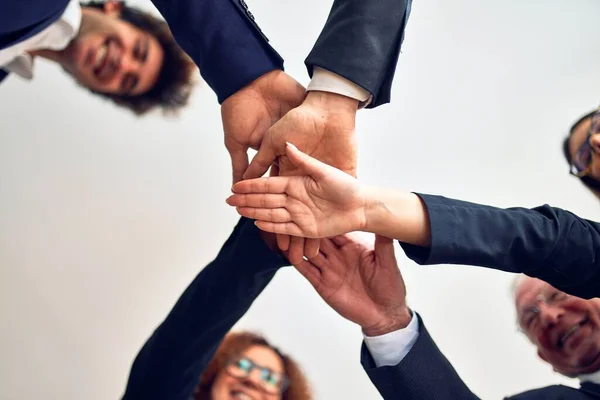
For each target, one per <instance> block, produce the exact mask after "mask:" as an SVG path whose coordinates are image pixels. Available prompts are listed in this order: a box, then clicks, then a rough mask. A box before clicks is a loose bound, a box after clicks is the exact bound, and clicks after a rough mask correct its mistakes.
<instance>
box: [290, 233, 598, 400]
mask: <svg viewBox="0 0 600 400" xmlns="http://www.w3.org/2000/svg"><path fill="white" fill-rule="evenodd" d="M320 249H321V250H320V253H319V255H318V256H317V257H315V258H311V259H308V260H303V261H302V262H301V263H300V264H298V265H296V266H295V267H296V268H297V269H298V270H299V271H300V272H301V273H302V274H303V275H304V276H305V277H306V278H307V279H308V281H309V282H310V283H311V284H312V285H313V286H314V287H315V289H316V291H317V292H318V293H319V295H320V296H321V297H322V298H323V299H324V300H325V302H326V303H327V304H329V306H331V307H332V308H333V309H334V310H336V311H337V312H338V313H339V314H340V315H341V316H342V317H344V318H346V319H348V320H350V321H352V322H354V323H356V324H357V325H359V326H361V327H362V330H363V333H364V334H365V343H364V345H363V348H362V354H361V362H362V364H363V367H364V369H365V371H366V373H367V374H368V375H369V378H370V379H371V381H372V382H373V383H374V384H375V386H376V387H377V389H378V390H379V392H380V393H381V395H382V396H383V398H385V399H406V400H410V399H415V400H421V399H435V400H463V399H478V397H477V396H476V395H475V394H474V393H473V392H471V390H470V389H469V388H468V387H467V385H465V383H464V382H463V381H462V379H461V378H460V376H459V375H458V374H457V373H456V371H455V370H454V368H453V367H452V365H451V364H450V362H449V361H448V360H447V359H446V357H444V355H443V354H442V352H441V351H440V350H439V349H438V347H437V345H436V344H435V342H434V340H433V339H432V338H431V336H430V335H429V333H428V332H427V329H426V328H425V324H424V322H423V320H422V318H421V317H420V316H419V315H418V314H417V313H416V312H413V311H412V310H410V309H409V307H408V306H407V304H406V287H405V285H404V281H403V279H402V276H401V274H400V271H399V270H398V265H397V262H396V259H395V257H394V248H393V243H392V240H391V239H387V238H384V237H382V236H377V237H376V240H375V246H374V247H373V245H370V244H367V243H363V242H362V241H360V240H358V239H357V238H356V237H353V236H351V235H344V236H337V237H334V238H331V239H321V243H320ZM513 293H514V300H515V308H516V313H517V318H518V321H519V326H520V328H521V330H522V331H523V332H524V334H525V335H526V336H527V337H528V338H529V340H530V341H531V342H532V343H533V344H534V345H535V346H536V347H537V353H538V355H539V357H540V358H541V359H542V360H544V361H546V362H547V363H549V364H550V365H552V367H553V368H554V370H555V371H556V372H559V373H561V374H563V375H565V376H568V377H572V378H579V380H580V381H581V386H580V387H579V388H572V387H567V386H563V385H552V386H546V387H543V388H539V389H534V390H530V391H526V392H523V393H519V394H516V395H513V396H509V397H507V398H506V399H508V400H553V399H555V400H559V399H561V400H571V399H573V400H591V399H600V299H598V298H593V299H590V300H584V299H581V298H579V297H575V296H573V295H569V294H567V293H565V292H561V291H560V290H558V289H556V288H554V287H552V286H551V285H550V284H548V283H546V282H544V281H542V280H539V279H536V278H531V277H528V276H526V275H519V276H518V279H517V280H515V285H514V287H513ZM384 349H385V351H383V350H384ZM374 352H380V353H385V354H386V357H384V358H380V359H378V360H375V359H373V357H371V356H370V354H373V353H374Z"/></svg>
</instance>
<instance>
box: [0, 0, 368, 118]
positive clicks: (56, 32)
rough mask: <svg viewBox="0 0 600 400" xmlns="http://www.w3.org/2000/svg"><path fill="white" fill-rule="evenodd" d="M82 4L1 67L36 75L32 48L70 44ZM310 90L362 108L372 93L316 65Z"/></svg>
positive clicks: (19, 46) (9, 52)
mask: <svg viewBox="0 0 600 400" xmlns="http://www.w3.org/2000/svg"><path fill="white" fill-rule="evenodd" d="M80 24H81V7H80V5H79V1H77V0H71V1H70V2H69V4H68V5H67V8H66V9H65V11H64V12H63V14H62V15H61V17H60V18H59V19H58V20H57V21H56V22H54V23H53V24H52V25H50V26H48V27H47V28H46V29H44V30H43V31H41V32H39V33H38V34H36V35H34V36H32V37H30V38H29V39H26V40H24V41H22V42H19V43H16V44H14V45H12V46H10V47H7V48H5V49H2V50H0V68H3V69H5V70H7V71H9V72H12V73H15V74H17V75H19V76H21V77H23V78H25V79H32V78H33V57H31V55H29V54H28V52H30V51H34V50H41V49H49V50H62V49H64V48H66V47H67V46H68V44H69V43H70V42H71V40H73V38H74V37H75V36H76V35H77V32H78V31H79V26H80ZM308 91H322V92H330V93H337V94H341V95H344V96H348V97H350V98H353V99H356V100H358V101H359V104H360V106H361V107H364V106H366V105H367V104H369V102H370V101H371V94H370V93H369V92H368V91H366V90H365V89H363V88H361V87H360V86H358V85H357V84H355V83H353V82H351V81H349V80H348V79H346V78H344V77H342V76H340V75H338V74H335V73H333V72H330V71H328V70H326V69H323V68H319V67H316V68H315V70H314V72H313V77H312V80H311V81H310V84H309V85H308Z"/></svg>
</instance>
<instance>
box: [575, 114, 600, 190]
mask: <svg viewBox="0 0 600 400" xmlns="http://www.w3.org/2000/svg"><path fill="white" fill-rule="evenodd" d="M590 118H591V125H590V129H589V130H588V133H587V136H586V137H585V140H584V141H583V143H582V144H581V146H579V149H577V152H576V153H575V156H574V157H573V159H572V160H571V166H570V171H569V172H570V173H571V175H575V176H576V177H578V178H582V177H584V176H586V175H588V174H589V173H590V171H591V170H592V154H593V153H595V152H596V151H595V150H594V148H593V147H592V145H591V144H590V137H591V136H592V135H595V134H597V133H600V107H599V108H598V109H597V110H596V112H594V113H593V114H592V116H591V117H590Z"/></svg>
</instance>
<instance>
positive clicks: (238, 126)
mask: <svg viewBox="0 0 600 400" xmlns="http://www.w3.org/2000/svg"><path fill="white" fill-rule="evenodd" d="M305 97H306V91H305V89H304V87H303V86H302V85H300V84H299V83H298V82H296V81H295V80H294V79H293V78H292V77H290V76H289V75H287V74H286V73H285V72H283V71H279V70H277V71H271V72H269V73H267V74H265V75H263V76H261V77H260V78H258V79H256V80H255V81H253V82H252V83H250V84H249V85H248V86H246V87H244V88H242V89H240V90H239V91H237V92H236V93H234V94H233V95H231V96H230V97H229V98H228V99H227V100H225V101H224V102H223V105H222V106H221V118H222V120H223V130H224V132H225V147H226V148H227V151H228V152H229V155H230V156H231V165H232V167H233V183H235V182H238V181H240V180H242V176H243V175H244V173H245V172H246V169H247V168H248V149H249V148H253V149H255V150H257V149H258V148H259V147H260V146H261V143H262V141H263V137H264V136H265V132H267V130H268V129H269V128H270V127H271V126H272V125H273V124H274V123H276V122H277V121H278V120H279V119H280V118H281V117H283V116H284V115H285V114H286V113H287V112H288V111H290V110H291V109H293V108H295V107H298V106H299V105H300V104H302V102H303V101H304V99H305ZM269 166H270V165H269ZM267 168H268V167H267ZM265 171H266V170H265Z"/></svg>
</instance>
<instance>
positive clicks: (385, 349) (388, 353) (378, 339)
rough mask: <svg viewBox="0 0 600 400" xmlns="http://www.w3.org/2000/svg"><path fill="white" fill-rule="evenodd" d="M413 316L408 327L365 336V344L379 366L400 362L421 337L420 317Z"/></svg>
mask: <svg viewBox="0 0 600 400" xmlns="http://www.w3.org/2000/svg"><path fill="white" fill-rule="evenodd" d="M411 314H412V318H411V320H410V322H409V324H408V325H407V326H406V328H402V329H398V330H397V331H393V332H389V333H386V334H385V335H381V336H365V337H364V338H365V345H366V346H367V349H369V353H371V357H373V361H375V365H376V366H377V368H379V367H383V366H394V365H398V364H400V361H402V360H404V357H406V355H407V354H408V352H409V351H410V350H411V349H412V347H413V346H414V344H415V342H416V341H417V339H418V338H419V318H417V317H416V316H415V314H414V313H413V312H412V311H411Z"/></svg>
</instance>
